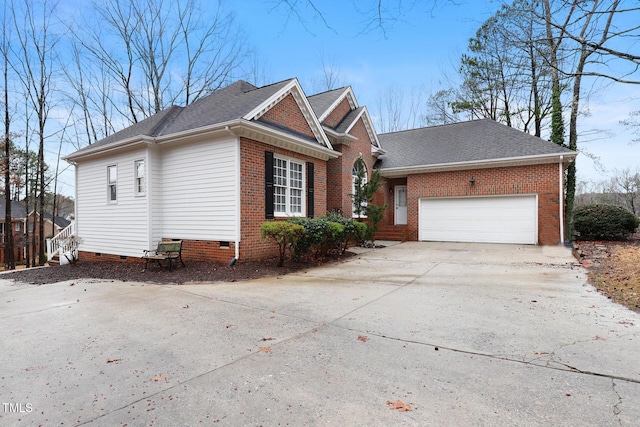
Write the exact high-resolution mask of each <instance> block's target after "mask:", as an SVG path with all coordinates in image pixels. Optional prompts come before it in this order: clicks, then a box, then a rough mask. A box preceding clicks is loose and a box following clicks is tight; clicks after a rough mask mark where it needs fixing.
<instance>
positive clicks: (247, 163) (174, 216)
mask: <svg viewBox="0 0 640 427" xmlns="http://www.w3.org/2000/svg"><path fill="white" fill-rule="evenodd" d="M575 156H576V153H575V152H573V151H570V150H567V149H565V148H562V147H559V146H557V145H555V144H552V143H549V142H547V141H544V140H542V139H540V138H536V137H533V136H530V135H528V134H525V133H522V132H520V131H517V130H514V129H511V128H508V127H506V126H504V125H500V124H497V123H495V122H491V121H488V120H480V121H474V122H466V123H460V124H455V125H446V126H439V127H434V128H424V129H416V130H412V131H406V132H398V133H391V134H384V135H377V134H376V132H375V130H374V128H373V125H372V120H371V117H370V116H369V113H368V111H367V109H366V107H360V106H359V105H358V103H357V101H356V99H355V96H354V94H353V91H352V90H351V88H349V87H346V88H341V89H336V90H332V91H328V92H324V93H321V94H317V95H313V96H310V97H307V96H306V95H305V94H304V92H303V90H302V88H301V87H300V84H299V83H298V81H297V79H291V80H286V81H283V82H280V83H276V84H272V85H268V86H264V87H255V86H253V85H251V84H249V83H247V82H244V81H238V82H236V83H234V84H232V85H230V86H228V87H226V88H224V89H221V90H219V91H216V92H214V93H213V94H211V95H209V96H207V97H205V98H202V99H200V100H198V101H197V102H194V103H193V104H191V105H188V106H186V107H176V106H174V107H171V108H169V109H167V110H165V111H163V112H160V113H158V114H156V115H155V116H152V117H150V118H148V119H146V120H144V121H142V122H139V123H137V124H134V125H133V126H131V127H129V128H126V129H124V130H122V131H120V132H118V133H116V134H114V135H111V136H109V137H107V138H105V139H103V140H102V141H98V142H96V143H95V144H93V145H90V146H87V147H85V148H83V149H81V150H79V151H76V152H75V153H73V154H71V155H69V156H67V157H66V158H65V159H66V160H67V161H69V162H71V163H73V164H74V165H75V166H76V197H75V200H76V213H75V218H76V232H77V234H78V236H79V237H80V238H81V239H82V243H81V246H80V254H79V255H80V259H93V260H95V259H103V260H119V259H131V258H138V257H140V256H141V254H142V251H143V250H144V249H152V248H154V247H155V246H156V244H157V242H158V241H159V240H161V239H180V240H183V257H184V258H185V259H188V260H220V261H229V260H230V259H232V258H233V257H235V258H238V259H257V258H263V257H267V256H271V255H274V254H275V253H276V250H277V248H275V247H274V246H275V245H273V244H271V243H268V242H264V241H262V239H261V238H260V232H259V229H260V224H261V223H263V222H265V221H271V220H283V219H286V218H288V217H291V216H306V217H313V216H321V215H324V214H326V213H327V212H328V211H338V212H341V213H342V214H343V215H351V214H352V211H353V207H352V202H351V197H350V194H352V193H353V182H354V178H353V177H354V173H355V171H354V166H356V165H357V164H359V162H357V160H358V159H359V158H362V159H363V161H364V164H365V166H366V169H367V171H366V172H367V175H368V176H370V175H371V173H372V171H373V169H374V168H380V169H381V172H382V175H383V177H384V178H385V184H384V187H383V189H382V190H381V191H380V192H379V194H378V196H377V201H378V202H379V203H384V202H386V203H389V206H390V208H389V209H388V210H387V214H386V215H385V218H384V220H383V223H384V224H385V225H386V226H387V227H398V228H402V229H403V230H405V234H406V236H407V237H408V238H409V239H411V240H460V241H487V242H493V241H509V242H517V243H531V244H543V245H556V244H558V243H560V242H562V223H563V221H562V216H561V212H562V189H563V183H562V176H563V170H564V168H565V167H566V165H567V164H568V163H569V162H570V161H572V160H573V159H574V158H575ZM496 217H497V218H500V219H499V220H498V221H497V222H498V223H499V225H500V226H501V227H503V229H499V230H492V231H491V232H487V227H490V228H491V227H494V225H495V223H496V220H495V218H496ZM505 218H506V219H505ZM461 230H462V232H461ZM501 235H509V236H511V237H509V238H507V239H504V238H500V237H499V236H501ZM496 236H498V238H496Z"/></svg>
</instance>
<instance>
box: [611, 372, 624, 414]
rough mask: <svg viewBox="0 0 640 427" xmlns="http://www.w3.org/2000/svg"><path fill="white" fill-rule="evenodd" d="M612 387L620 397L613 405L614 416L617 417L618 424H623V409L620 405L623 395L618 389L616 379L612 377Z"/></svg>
mask: <svg viewBox="0 0 640 427" xmlns="http://www.w3.org/2000/svg"><path fill="white" fill-rule="evenodd" d="M611 389H612V390H613V392H614V393H615V394H616V396H617V397H618V401H617V402H616V403H615V404H614V405H613V416H614V417H615V418H616V421H618V424H620V425H622V420H621V419H620V413H621V412H622V411H621V409H620V407H619V405H622V396H620V393H618V390H616V381H615V380H614V379H613V378H612V379H611Z"/></svg>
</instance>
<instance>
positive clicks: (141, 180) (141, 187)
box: [134, 160, 147, 196]
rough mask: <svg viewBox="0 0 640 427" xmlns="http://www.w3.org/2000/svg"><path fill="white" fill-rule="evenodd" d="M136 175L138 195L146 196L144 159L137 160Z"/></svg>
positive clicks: (135, 165)
mask: <svg viewBox="0 0 640 427" xmlns="http://www.w3.org/2000/svg"><path fill="white" fill-rule="evenodd" d="M134 175H135V182H134V186H135V191H136V196H144V195H145V193H146V188H147V182H146V170H145V165H144V160H136V161H135V162H134Z"/></svg>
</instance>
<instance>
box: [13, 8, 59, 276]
mask: <svg viewBox="0 0 640 427" xmlns="http://www.w3.org/2000/svg"><path fill="white" fill-rule="evenodd" d="M54 10H55V5H54V4H52V3H51V2H49V1H48V0H42V1H41V2H32V1H30V0H24V2H23V3H22V5H21V8H20V9H18V8H17V7H15V6H14V7H13V11H12V15H13V23H14V26H15V30H16V41H17V52H16V56H17V58H18V59H17V60H16V64H15V65H14V67H15V70H16V74H18V75H19V77H20V80H21V83H22V86H23V89H24V93H25V98H26V100H27V103H28V104H29V107H30V108H32V109H33V111H34V112H35V116H36V119H37V126H36V129H35V132H36V134H37V138H38V166H37V167H38V183H37V190H38V198H37V204H36V209H35V210H34V211H35V212H36V213H37V214H38V234H39V244H38V245H37V247H38V263H39V265H44V262H45V252H44V249H45V248H44V201H45V189H46V188H45V168H46V164H45V161H44V152H45V139H46V134H45V133H46V129H47V121H48V119H49V112H50V110H51V108H52V106H53V99H52V81H51V80H52V77H53V69H54V63H53V62H54V58H55V54H56V51H55V47H56V44H57V42H58V40H59V39H58V38H57V37H56V36H55V34H54V33H53V32H52V31H51V25H52V22H53V19H54V18H53V17H54V16H55V15H54ZM27 138H28V136H27ZM27 213H28V212H27Z"/></svg>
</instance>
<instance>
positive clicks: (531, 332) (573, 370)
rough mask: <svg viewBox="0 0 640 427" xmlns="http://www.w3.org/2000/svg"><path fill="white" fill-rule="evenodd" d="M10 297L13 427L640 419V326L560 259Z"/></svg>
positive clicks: (5, 371)
mask: <svg viewBox="0 0 640 427" xmlns="http://www.w3.org/2000/svg"><path fill="white" fill-rule="evenodd" d="M0 296H1V298H2V299H1V300H0V304H1V306H0V307H1V309H0V320H1V322H2V325H3V328H2V335H1V338H0V348H1V349H2V351H1V352H0V378H1V379H2V381H1V382H0V401H1V402H0V403H2V405H3V407H2V408H0V425H11V426H13V425H40V424H42V425H47V426H49V425H62V423H64V425H85V424H86V425H96V426H113V425H125V424H126V425H129V426H141V425H157V426H193V425H226V426H241V425H250V426H258V425H263V426H276V425H293V426H314V425H318V426H351V425H359V426H391V425H416V426H425V425H434V426H439V425H447V426H448V425H456V426H550V425H554V426H576V425H580V426H619V425H629V426H631V425H637V423H638V420H639V419H640V405H638V402H640V316H639V315H638V314H637V313H634V312H631V311H629V310H627V309H625V308H623V307H621V306H618V305H615V304H613V303H611V302H610V301H609V300H608V299H607V298H606V297H604V296H602V295H600V294H598V292H597V291H595V290H594V289H593V288H592V287H591V286H589V285H587V284H586V278H585V272H584V270H583V268H582V267H580V266H579V265H578V264H577V263H576V262H575V260H574V259H573V258H572V257H571V254H570V253H569V250H568V249H565V248H562V247H551V248H549V247H532V246H514V245H482V244H453V243H450V244H447V243H418V242H411V243H403V244H400V245H396V246H392V247H387V248H384V249H377V250H374V251H370V252H367V253H364V254H361V255H358V256H357V257H354V258H352V259H350V260H348V261H346V262H344V263H339V264H333V265H327V266H324V267H321V268H315V269H311V270H308V271H306V272H300V273H298V274H292V275H287V276H282V277H274V278H269V279H261V280H255V281H251V282H238V283H212V284H193V285H182V286H159V285H152V284H144V283H121V282H103V281H102V282H101V281H96V280H80V281H74V282H63V283H58V284H54V285H45V286H31V285H16V284H13V283H12V282H8V281H2V280H0ZM398 401H401V402H402V404H400V403H398ZM388 402H390V404H389V403H388ZM394 404H395V406H397V407H401V408H404V409H411V410H407V411H402V410H401V409H390V408H393V405H394ZM403 405H409V406H403Z"/></svg>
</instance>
